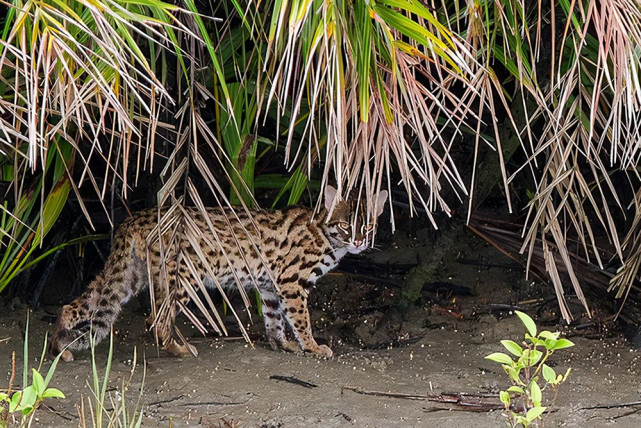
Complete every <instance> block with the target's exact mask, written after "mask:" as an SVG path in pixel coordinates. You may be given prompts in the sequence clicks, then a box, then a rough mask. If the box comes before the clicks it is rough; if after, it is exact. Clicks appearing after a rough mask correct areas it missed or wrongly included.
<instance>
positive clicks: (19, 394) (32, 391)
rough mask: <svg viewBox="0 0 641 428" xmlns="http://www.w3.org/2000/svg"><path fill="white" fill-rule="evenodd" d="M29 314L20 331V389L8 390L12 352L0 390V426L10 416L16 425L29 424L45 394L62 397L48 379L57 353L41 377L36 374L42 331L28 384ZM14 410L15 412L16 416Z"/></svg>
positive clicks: (45, 342) (6, 425)
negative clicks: (3, 387)
mask: <svg viewBox="0 0 641 428" xmlns="http://www.w3.org/2000/svg"><path fill="white" fill-rule="evenodd" d="M28 344H29V315H28V314H27V327H26V331H25V334H24V351H23V357H24V358H23V360H24V365H23V372H22V382H23V384H22V389H21V390H18V391H14V392H13V394H12V391H11V389H12V386H13V385H12V384H13V379H14V378H15V368H16V354H15V352H14V353H13V355H12V364H11V379H10V380H9V387H8V388H7V391H6V392H0V428H5V427H8V426H9V422H10V419H13V420H14V421H15V422H16V423H17V426H19V427H30V426H31V423H32V422H33V419H34V416H35V412H36V410H37V409H38V407H39V406H40V404H41V403H42V401H43V400H44V399H45V398H65V395H64V394H63V393H62V391H60V390H59V389H57V388H49V387H48V386H49V383H50V382H51V378H52V377H53V374H54V372H55V370H56V366H57V365H58V361H59V360H60V356H57V357H56V358H55V359H54V360H53V363H52V364H51V367H49V370H48V371H47V376H46V377H45V378H43V377H42V375H41V374H40V370H41V368H42V362H43V361H44V357H45V352H46V350H47V335H45V340H44V346H43V347H42V355H41V356H40V364H39V365H38V368H37V369H34V368H32V369H31V384H30V385H28V384H27V383H28V379H29V377H28V373H29V367H28V361H29V347H28ZM15 414H19V421H18V418H17V417H15V416H16V415H15Z"/></svg>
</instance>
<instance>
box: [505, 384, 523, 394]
mask: <svg viewBox="0 0 641 428" xmlns="http://www.w3.org/2000/svg"><path fill="white" fill-rule="evenodd" d="M507 392H512V393H514V394H525V391H524V390H523V388H521V387H520V386H516V385H512V386H511V387H509V388H508V389H507Z"/></svg>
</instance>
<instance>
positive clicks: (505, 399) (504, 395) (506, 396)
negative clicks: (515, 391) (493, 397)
mask: <svg viewBox="0 0 641 428" xmlns="http://www.w3.org/2000/svg"><path fill="white" fill-rule="evenodd" d="M499 397H500V399H501V403H503V404H505V408H508V407H510V393H509V392H507V391H501V392H500V393H499Z"/></svg>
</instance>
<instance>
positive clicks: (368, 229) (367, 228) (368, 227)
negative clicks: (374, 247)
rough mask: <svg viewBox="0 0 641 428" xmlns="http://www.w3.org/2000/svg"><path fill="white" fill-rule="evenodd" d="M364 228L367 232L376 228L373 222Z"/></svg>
mask: <svg viewBox="0 0 641 428" xmlns="http://www.w3.org/2000/svg"><path fill="white" fill-rule="evenodd" d="M363 229H364V230H365V232H370V231H371V230H372V229H374V225H373V224H368V225H367V226H365V227H364V228H363Z"/></svg>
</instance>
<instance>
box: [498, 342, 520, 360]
mask: <svg viewBox="0 0 641 428" xmlns="http://www.w3.org/2000/svg"><path fill="white" fill-rule="evenodd" d="M501 345H503V347H505V349H507V350H508V352H510V353H511V354H512V355H516V356H517V357H520V356H521V355H522V354H523V348H521V346H519V344H518V343H516V342H515V341H513V340H501Z"/></svg>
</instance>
